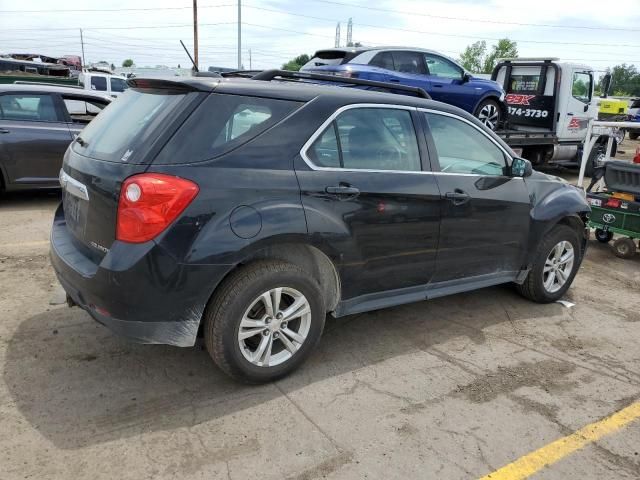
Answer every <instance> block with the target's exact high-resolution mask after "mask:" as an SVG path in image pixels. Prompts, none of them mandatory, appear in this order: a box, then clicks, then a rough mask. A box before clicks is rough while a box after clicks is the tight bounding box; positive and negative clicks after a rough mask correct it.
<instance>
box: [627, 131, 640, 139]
mask: <svg viewBox="0 0 640 480" xmlns="http://www.w3.org/2000/svg"><path fill="white" fill-rule="evenodd" d="M638 136H640V132H629V138H630V139H631V140H637V139H638Z"/></svg>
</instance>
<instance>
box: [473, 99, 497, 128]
mask: <svg viewBox="0 0 640 480" xmlns="http://www.w3.org/2000/svg"><path fill="white" fill-rule="evenodd" d="M474 116H475V117H476V118H477V119H478V120H480V122H482V123H483V124H484V125H485V126H486V127H488V128H489V130H496V129H497V128H498V126H499V125H500V123H501V122H502V110H501V109H500V105H499V104H498V102H497V101H495V100H492V99H486V100H483V101H482V102H480V105H478V108H477V109H476V112H475V113H474Z"/></svg>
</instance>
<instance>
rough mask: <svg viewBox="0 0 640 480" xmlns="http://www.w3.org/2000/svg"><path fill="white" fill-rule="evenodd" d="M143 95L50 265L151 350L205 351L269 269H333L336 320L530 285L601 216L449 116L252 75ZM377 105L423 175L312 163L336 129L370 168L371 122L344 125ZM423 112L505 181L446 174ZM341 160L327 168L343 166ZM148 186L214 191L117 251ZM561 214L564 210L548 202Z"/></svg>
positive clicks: (99, 312)
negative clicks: (207, 326)
mask: <svg viewBox="0 0 640 480" xmlns="http://www.w3.org/2000/svg"><path fill="white" fill-rule="evenodd" d="M130 87H131V88H129V89H128V90H127V91H126V92H125V93H124V94H123V95H122V96H121V97H119V98H118V99H117V100H116V101H115V102H114V103H113V104H112V105H111V106H110V107H109V108H108V109H106V110H105V112H103V113H102V114H101V116H100V117H103V118H100V117H98V119H97V120H96V121H94V122H92V124H91V125H90V127H91V128H89V127H88V128H87V129H86V130H85V131H83V133H82V134H81V135H80V138H79V139H76V141H74V142H73V144H72V145H71V146H70V147H69V149H68V150H67V152H66V154H65V159H64V164H63V170H62V173H61V178H62V179H63V189H64V191H63V203H62V205H61V206H60V207H59V208H58V210H57V212H56V216H55V220H54V224H53V229H52V234H51V259H52V264H53V267H54V269H55V271H56V274H57V276H58V278H59V280H60V282H61V284H62V285H63V287H64V288H65V290H66V291H67V293H68V295H69V297H70V298H71V300H72V301H73V303H76V304H78V305H79V306H81V307H82V308H84V309H85V310H87V311H88V312H89V313H90V314H91V315H92V316H93V317H94V318H95V319H96V320H97V321H99V322H100V323H103V324H104V325H106V326H107V327H109V328H111V329H112V330H114V331H115V332H117V333H120V334H123V335H125V336H128V337H130V338H132V339H134V340H136V341H140V342H146V343H164V344H171V345H178V346H189V345H193V344H194V342H195V340H196V336H197V333H198V328H199V326H200V323H201V320H202V318H203V313H204V312H205V309H206V306H207V303H208V302H209V300H210V298H211V297H212V295H215V292H216V288H217V287H218V286H219V285H220V284H221V283H222V282H224V281H225V279H226V278H227V277H228V276H229V275H230V274H231V273H232V272H234V271H236V270H237V269H238V268H239V267H242V266H243V265H246V264H248V263H250V262H251V261H253V260H255V259H260V258H270V255H275V256H277V257H278V258H280V259H284V260H287V259H288V258H290V259H292V261H293V259H294V258H295V259H298V258H300V257H301V256H303V255H304V254H305V253H304V252H307V253H309V252H311V253H309V255H311V256H316V257H322V259H326V260H327V263H328V264H330V266H331V267H330V270H331V271H332V272H333V274H332V275H329V276H324V277H322V278H321V281H320V283H321V284H322V286H323V288H325V287H326V284H328V283H332V285H334V290H330V289H329V288H328V287H326V288H327V291H332V292H334V295H333V296H332V298H329V299H327V310H328V311H330V312H332V313H333V314H334V315H335V316H340V315H346V314H350V313H356V312H360V311H367V310H372V309H376V308H382V307H386V306H391V305H398V304H402V303H408V302H411V301H416V300H424V299H426V298H431V297H435V296H441V295H445V294H449V293H455V292H458V291H464V290H469V289H473V288H479V287H482V286H487V285H492V284H496V283H504V282H509V281H516V282H517V281H522V279H523V278H524V275H526V272H527V271H528V269H529V268H530V266H529V263H530V262H529V258H530V256H531V252H532V250H534V249H535V245H536V244H537V243H538V242H539V241H540V240H541V236H542V235H544V233H545V232H546V231H547V229H548V228H550V227H551V226H552V225H554V224H555V223H557V222H559V221H561V220H562V219H563V218H565V217H574V216H575V217H577V218H578V219H580V218H581V217H582V216H584V214H585V213H586V212H587V211H588V210H589V207H588V206H587V204H586V202H585V201H584V200H583V199H582V200H580V199H581V198H582V197H580V194H579V193H578V191H577V190H576V189H575V188H574V187H570V186H568V185H564V184H561V183H559V182H557V181H554V180H553V179H550V178H546V179H542V178H541V179H537V178H535V177H529V178H525V179H523V178H516V177H514V176H510V174H509V168H510V163H511V162H512V159H513V156H514V154H513V152H512V151H511V150H510V149H509V147H508V146H506V145H505V144H504V143H503V142H502V141H501V140H500V139H499V138H498V137H497V136H495V135H494V134H492V133H491V132H489V131H488V130H487V129H485V128H484V127H483V126H482V125H481V124H480V123H479V122H478V121H477V120H476V119H474V118H473V117H472V116H471V115H469V114H467V113H466V112H464V111H462V110H460V109H458V108H456V107H452V106H449V105H445V104H441V103H439V102H433V101H429V100H423V99H418V98H412V97H408V96H399V95H392V94H385V93H380V92H367V91H361V90H353V89H337V88H332V87H327V86H318V85H311V84H304V85H292V84H285V83H284V82H282V83H281V82H262V81H252V80H238V79H215V78H200V79H192V80H187V81H181V82H177V81H175V82H174V81H161V80H145V79H136V80H134V81H130ZM165 97H167V98H165ZM132 105H136V106H135V107H132ZM161 107H162V108H161ZM136 108H138V109H139V110H140V111H139V112H137V111H136ZM362 108H365V109H366V108H369V109H374V110H375V111H376V112H378V113H379V112H383V113H386V112H387V110H393V111H394V112H396V113H397V112H402V113H397V114H396V113H394V115H395V116H394V115H391V116H386V117H381V118H382V122H381V123H380V124H379V125H380V126H379V128H382V129H384V135H388V136H389V138H391V139H394V140H393V141H396V142H398V145H402V147H403V148H405V147H406V146H407V145H408V143H411V142H413V143H411V145H412V146H411V148H412V150H411V152H412V153H411V159H410V161H411V162H412V165H413V168H412V169H410V170H408V171H393V170H391V169H387V170H375V169H368V170H367V169H355V168H354V169H349V168H331V167H327V168H322V167H320V168H319V167H318V165H317V164H314V162H313V159H311V158H310V156H311V155H312V154H311V151H310V149H311V148H313V147H314V145H315V143H314V142H315V140H317V139H318V138H320V137H321V136H322V135H324V134H325V132H327V131H328V132H329V133H328V135H329V137H330V136H331V134H332V130H331V129H333V128H335V132H336V134H335V135H336V137H335V141H336V144H337V143H338V142H341V143H342V144H343V145H342V147H341V148H342V149H343V150H344V151H345V152H347V148H348V146H347V145H346V144H347V142H348V141H349V139H351V141H352V142H354V143H353V145H352V148H353V151H352V152H350V153H349V155H352V157H353V158H354V159H355V158H356V152H355V141H356V137H357V136H358V135H360V133H361V132H359V131H358V128H360V127H362V125H358V124H357V123H354V124H350V125H348V126H345V125H344V124H340V119H341V118H343V117H341V116H340V112H342V111H343V110H352V109H353V110H359V109H362ZM421 110H429V111H437V112H443V113H445V114H446V115H449V116H452V117H454V118H458V119H462V121H464V122H466V123H467V124H469V126H470V127H471V128H473V129H479V130H478V131H480V133H481V134H482V135H485V136H486V137H487V139H489V141H490V142H493V143H495V145H496V148H499V149H500V150H501V151H503V153H504V166H503V168H504V174H501V175H500V179H498V180H496V178H495V176H491V178H487V175H484V174H482V173H477V174H460V175H458V174H455V173H452V172H444V171H442V168H441V166H442V158H443V157H442V156H439V155H438V150H437V148H436V146H435V145H434V142H433V139H432V138H431V135H432V134H431V131H430V128H429V125H428V123H427V122H426V121H425V120H424V119H423V116H422V113H421ZM123 112H129V113H130V117H131V121H132V122H133V121H136V119H138V120H140V122H138V123H136V125H137V126H136V128H139V130H138V131H137V132H134V134H131V133H130V132H129V130H128V129H127V128H126V126H127V125H126V122H125V125H124V126H123V125H116V123H117V122H115V121H114V119H116V118H117V119H119V120H120V121H122V118H123ZM374 113H375V112H374ZM110 116H111V117H113V118H110ZM354 118H355V117H354ZM363 118H364V119H365V120H364V122H365V123H366V122H368V121H369V119H370V118H373V117H371V116H365V117H363ZM334 121H335V122H337V123H336V126H335V127H333V125H334ZM355 121H356V120H354V122H355ZM140 125H142V126H140ZM354 125H355V126H354ZM376 128H378V127H376ZM124 131H126V132H127V133H126V134H125V133H123V132H124ZM409 131H410V132H413V133H411V134H409V136H411V135H415V139H414V138H413V137H411V138H409V137H407V132H409ZM365 133H366V132H365ZM85 137H86V138H85ZM329 137H327V138H329ZM330 144H331V142H328V143H327V145H330ZM331 145H332V144H331ZM323 148H324V147H323ZM332 148H333V147H328V148H326V149H324V150H322V152H321V154H322V155H325V157H326V159H331V161H337V158H338V156H337V153H336V152H335V151H333V150H332ZM380 152H381V151H380V150H378V154H377V156H378V157H380V158H382V157H385V158H386V156H389V155H390V156H392V157H393V158H394V159H396V158H400V155H399V154H397V152H396V153H393V152H392V153H389V152H382V153H380ZM342 155H343V154H342V153H340V158H341V160H340V161H343V160H345V161H346V157H345V158H344V159H343V158H342ZM345 155H346V153H345ZM403 155H404V154H403ZM358 158H360V157H358ZM362 158H365V159H366V156H365V157H362ZM327 161H329V160H327ZM358 161H359V160H358ZM141 174H143V175H149V174H152V175H166V176H171V177H173V178H179V179H184V180H188V181H189V182H193V183H194V184H197V187H198V192H197V195H196V196H195V197H194V198H193V200H192V201H191V202H190V203H189V204H188V206H186V208H185V209H184V210H183V211H182V212H181V213H180V214H179V215H178V216H177V217H176V218H175V219H174V220H172V221H171V223H170V224H169V225H168V226H167V227H166V228H165V229H163V230H162V231H161V232H160V233H159V234H157V235H156V236H154V237H153V238H151V239H149V240H147V241H144V242H140V243H131V242H128V241H122V240H120V239H118V235H119V234H118V230H117V229H118V228H119V225H120V224H119V222H120V219H119V218H118V215H119V202H122V195H123V194H124V193H123V191H122V188H123V185H124V184H126V182H127V181H128V179H130V178H132V177H135V176H137V175H141ZM483 178H485V179H486V180H483ZM65 182H66V183H65ZM456 189H460V190H463V189H464V190H466V191H469V192H468V193H469V197H470V198H468V199H467V201H466V202H463V204H462V205H454V203H456V202H457V201H458V199H457V198H456V199H453V200H455V202H454V201H452V198H450V197H448V196H447V193H448V192H450V191H456ZM473 189H475V190H473ZM574 190H575V192H574ZM127 192H128V191H127ZM127 195H128V193H127ZM564 198H567V199H568V200H567V201H565V200H563V199H564ZM546 200H549V203H550V204H551V203H552V204H553V207H551V206H544V207H543V206H539V204H542V203H543V202H545V201H546ZM551 200H553V201H551ZM538 224H539V225H540V227H539V226H538ZM505 226H506V227H507V230H506V231H505ZM492 248H493V250H491V249H492ZM274 252H277V253H274ZM487 252H491V254H490V255H486V258H483V259H482V260H481V261H480V260H479V259H478V256H481V255H483V254H486V253H487ZM500 252H502V253H504V255H501V254H500ZM472 257H473V258H472ZM456 258H457V260H456ZM300 264H301V265H306V263H305V261H302V260H301V261H300ZM465 264H466V265H471V266H470V267H469V268H468V270H467V271H466V274H465V267H464V265H465ZM309 265H312V262H311V260H309ZM313 270H314V268H313V267H309V274H310V275H312V274H313V273H314V272H313ZM329 277H332V278H329ZM333 277H335V278H333Z"/></svg>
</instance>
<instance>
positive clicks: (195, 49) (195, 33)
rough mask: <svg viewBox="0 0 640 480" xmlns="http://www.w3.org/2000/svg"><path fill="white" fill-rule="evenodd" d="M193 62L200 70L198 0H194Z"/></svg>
mask: <svg viewBox="0 0 640 480" xmlns="http://www.w3.org/2000/svg"><path fill="white" fill-rule="evenodd" d="M193 63H194V65H195V66H196V70H198V69H199V68H200V67H199V65H198V0H193Z"/></svg>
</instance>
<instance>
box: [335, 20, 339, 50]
mask: <svg viewBox="0 0 640 480" xmlns="http://www.w3.org/2000/svg"><path fill="white" fill-rule="evenodd" d="M335 47H336V48H338V47H340V22H338V24H337V25H336V44H335Z"/></svg>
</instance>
